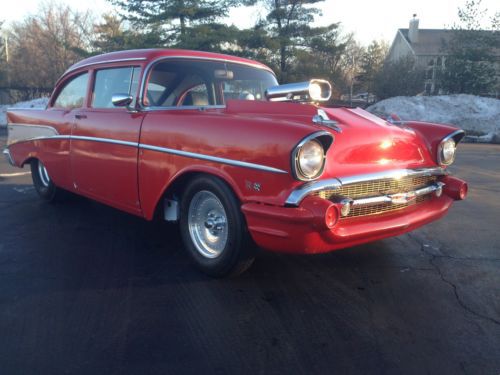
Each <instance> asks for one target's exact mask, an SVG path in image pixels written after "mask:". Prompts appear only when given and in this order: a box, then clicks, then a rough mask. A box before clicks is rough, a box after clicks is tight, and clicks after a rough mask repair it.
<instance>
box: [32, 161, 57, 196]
mask: <svg viewBox="0 0 500 375" xmlns="http://www.w3.org/2000/svg"><path fill="white" fill-rule="evenodd" d="M31 178H32V179H33V185H34V186H35V190H36V192H37V193H38V195H39V196H40V198H42V199H43V200H44V201H47V202H53V201H55V200H56V199H57V198H58V197H59V196H60V195H61V192H60V191H59V189H58V188H57V186H56V185H54V183H53V182H52V180H51V179H50V176H49V172H48V171H47V168H45V165H44V164H43V163H42V162H41V161H40V160H32V161H31Z"/></svg>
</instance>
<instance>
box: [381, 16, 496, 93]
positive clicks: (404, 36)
mask: <svg viewBox="0 0 500 375" xmlns="http://www.w3.org/2000/svg"><path fill="white" fill-rule="evenodd" d="M418 24H419V20H418V18H416V15H414V16H413V19H412V20H411V21H410V27H409V28H408V29H399V30H398V31H397V33H396V37H395V38H394V41H393V42H392V45H391V48H390V49H389V53H388V55H387V61H392V62H396V61H398V60H400V59H401V58H405V57H407V56H412V57H414V58H415V63H416V64H417V66H418V67H421V68H424V69H425V70H426V74H425V81H424V82H422V91H425V93H426V94H428V95H432V94H439V93H440V92H441V88H440V87H439V83H438V81H437V77H438V72H439V70H443V69H445V68H446V51H444V48H443V47H444V46H445V44H446V43H448V42H449V41H450V40H451V39H452V36H453V30H445V29H419V27H418ZM497 52H498V51H497ZM499 61H500V54H499ZM496 68H497V72H498V74H499V75H500V64H498V63H497V64H496Z"/></svg>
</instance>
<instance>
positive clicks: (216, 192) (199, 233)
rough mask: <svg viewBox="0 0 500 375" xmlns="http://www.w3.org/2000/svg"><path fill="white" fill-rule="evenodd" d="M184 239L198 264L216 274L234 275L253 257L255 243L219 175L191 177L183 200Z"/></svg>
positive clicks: (181, 219) (204, 269)
mask: <svg viewBox="0 0 500 375" xmlns="http://www.w3.org/2000/svg"><path fill="white" fill-rule="evenodd" d="M180 230H181V235H182V240H183V242H184V245H185V247H186V250H187V251H188V253H189V255H190V257H191V259H192V260H193V261H194V263H195V265H196V266H197V267H198V268H199V269H200V270H202V271H203V272H205V273H206V274H208V275H210V276H213V277H225V276H235V275H238V274H241V273H242V272H244V271H245V270H246V269H248V268H249V267H250V266H251V265H252V263H253V261H254V257H255V255H254V252H255V250H254V246H253V244H252V241H251V238H250V235H249V234H248V230H247V228H246V222H245V218H244V216H243V214H242V213H241V210H240V204H239V201H238V200H237V199H236V197H235V195H234V193H233V192H232V190H231V189H230V188H229V187H228V186H227V185H226V184H225V183H224V182H223V181H221V180H220V179H218V178H216V177H213V176H208V175H203V176H198V177H195V178H194V179H192V180H191V181H190V182H189V183H188V184H187V186H186V190H185V191H184V193H183V195H182V200H181V217H180Z"/></svg>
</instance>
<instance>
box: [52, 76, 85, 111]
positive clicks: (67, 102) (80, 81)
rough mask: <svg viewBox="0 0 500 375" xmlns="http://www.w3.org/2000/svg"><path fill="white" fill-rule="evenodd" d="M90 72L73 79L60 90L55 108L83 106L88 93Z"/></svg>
mask: <svg viewBox="0 0 500 375" xmlns="http://www.w3.org/2000/svg"><path fill="white" fill-rule="evenodd" d="M88 78H89V74H88V73H84V74H81V75H79V76H78V77H75V78H73V79H71V80H70V81H69V82H68V83H67V84H66V85H65V86H64V88H63V89H62V90H61V91H60V92H59V95H58V96H57V98H56V100H55V101H54V105H53V107H54V108H63V109H68V110H70V109H73V108H81V107H83V103H84V102H85V96H86V95H87V82H88Z"/></svg>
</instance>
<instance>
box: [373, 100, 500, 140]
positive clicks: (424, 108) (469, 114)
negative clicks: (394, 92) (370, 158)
mask: <svg viewBox="0 0 500 375" xmlns="http://www.w3.org/2000/svg"><path fill="white" fill-rule="evenodd" d="M367 110H368V111H370V112H372V113H376V114H378V115H380V114H383V115H390V114H396V115H398V116H399V117H400V118H401V119H402V120H416V121H427V122H435V123H442V124H450V125H454V126H457V127H460V128H462V129H464V130H465V131H466V132H467V131H469V132H470V133H472V135H483V136H482V137H475V140H476V141H479V142H493V141H495V140H497V141H498V140H500V100H498V99H492V98H483V97H480V96H474V95H464V94H460V95H442V96H413V97H405V96H398V97H395V98H390V99H386V100H382V101H380V102H378V103H376V104H374V105H372V106H370V107H368V108H367ZM469 138H473V139H471V140H474V137H469Z"/></svg>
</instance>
